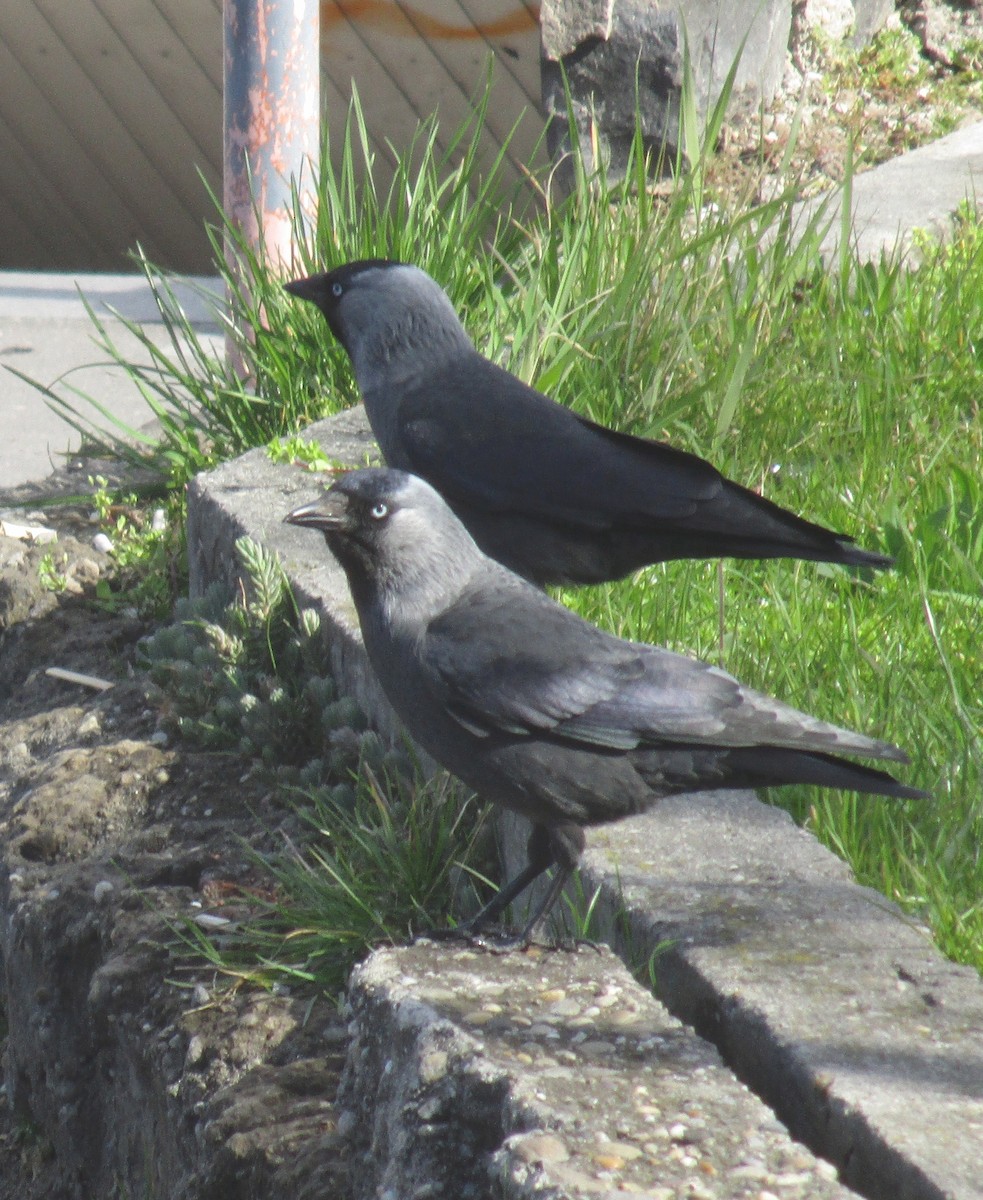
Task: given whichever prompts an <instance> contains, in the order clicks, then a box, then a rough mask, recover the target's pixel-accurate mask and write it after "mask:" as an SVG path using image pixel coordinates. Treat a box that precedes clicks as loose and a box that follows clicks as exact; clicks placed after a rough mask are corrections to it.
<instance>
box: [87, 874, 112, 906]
mask: <svg viewBox="0 0 983 1200" xmlns="http://www.w3.org/2000/svg"><path fill="white" fill-rule="evenodd" d="M113 890H114V889H113V885H112V884H111V883H110V882H109V880H108V879H100V880H99V882H98V883H97V884H96V886H95V887H94V888H93V889H92V898H93V900H95V902H96V904H102V903H103V902H104V901H106V900H108V899H109V897H110V896H111V895H112V893H113Z"/></svg>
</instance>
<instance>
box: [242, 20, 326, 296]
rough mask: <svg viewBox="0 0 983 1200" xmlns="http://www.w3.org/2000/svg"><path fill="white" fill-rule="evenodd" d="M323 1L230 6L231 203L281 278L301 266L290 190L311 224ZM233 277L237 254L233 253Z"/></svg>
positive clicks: (248, 239) (244, 230)
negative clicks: (299, 198)
mask: <svg viewBox="0 0 983 1200" xmlns="http://www.w3.org/2000/svg"><path fill="white" fill-rule="evenodd" d="M319 10H320V4H319V3H318V0H224V3H223V19H224V51H225V69H224V110H225V112H224V180H223V202H224V205H225V212H226V214H227V216H228V217H229V219H230V221H231V222H232V224H233V226H234V227H235V228H236V229H237V230H240V231H241V232H242V234H243V235H244V237H245V240H246V242H247V244H248V245H249V246H250V247H251V248H252V249H253V250H254V251H255V252H256V253H257V254H258V255H260V256H261V257H262V258H263V259H264V260H265V261H266V262H267V263H268V264H269V266H270V267H271V268H272V269H273V270H274V271H276V272H277V273H279V274H284V275H285V274H288V273H290V272H292V271H293V270H294V267H295V265H296V247H295V246H294V244H293V241H292V234H291V225H290V206H291V185H293V186H295V187H297V188H298V190H300V191H301V193H302V195H304V196H305V201H304V210H305V211H306V212H307V213H308V217H309V219H313V215H314V214H313V196H314V187H313V183H314V179H315V176H316V173H317V167H318V152H319V148H320V128H319V119H320V12H319ZM226 255H227V257H228V260H229V265H230V267H231V269H232V270H233V271H238V268H239V264H238V262H237V261H236V256H235V254H234V250H233V248H232V247H231V246H228V245H227V246H226Z"/></svg>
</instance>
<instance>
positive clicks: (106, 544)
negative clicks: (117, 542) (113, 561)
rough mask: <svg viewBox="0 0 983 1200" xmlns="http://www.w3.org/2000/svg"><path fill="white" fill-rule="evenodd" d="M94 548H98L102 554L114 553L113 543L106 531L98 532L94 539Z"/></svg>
mask: <svg viewBox="0 0 983 1200" xmlns="http://www.w3.org/2000/svg"><path fill="white" fill-rule="evenodd" d="M92 549H93V550H98V551H99V553H100V554H110V553H112V549H113V543H112V540H111V539H110V538H108V537H107V536H106V535H105V534H104V533H97V534H96V535H95V537H94V538H93V539H92Z"/></svg>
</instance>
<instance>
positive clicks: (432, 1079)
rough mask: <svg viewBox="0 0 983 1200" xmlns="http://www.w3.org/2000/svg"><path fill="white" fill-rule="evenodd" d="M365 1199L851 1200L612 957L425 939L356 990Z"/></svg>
mask: <svg viewBox="0 0 983 1200" xmlns="http://www.w3.org/2000/svg"><path fill="white" fill-rule="evenodd" d="M349 1005H350V1007H351V1010H352V1016H353V1022H352V1025H351V1026H350V1028H351V1029H352V1031H353V1041H352V1044H351V1048H350V1050H349V1055H348V1064H347V1067H346V1070H345V1075H344V1077H343V1079H342V1086H341V1091H340V1094H339V1100H338V1103H339V1106H340V1108H341V1111H340V1113H339V1118H338V1119H339V1124H340V1126H341V1127H343V1128H347V1129H349V1130H351V1131H352V1132H351V1133H350V1138H351V1145H352V1150H353V1153H354V1154H355V1155H356V1156H357V1157H356V1159H355V1161H354V1162H353V1170H352V1177H353V1178H354V1179H355V1180H356V1181H357V1184H356V1188H355V1190H354V1195H355V1197H356V1198H363V1197H364V1200H370V1198H373V1200H374V1198H375V1197H380V1196H387V1197H388V1196H391V1197H397V1196H398V1197H410V1196H414V1197H416V1196H419V1197H422V1196H440V1197H444V1196H447V1197H451V1196H453V1197H481V1196H489V1195H494V1196H496V1197H500V1198H501V1200H520V1198H523V1200H524V1198H526V1197H529V1198H531V1197H533V1196H537V1197H539V1196H547V1197H564V1196H572V1195H581V1194H587V1195H597V1194H600V1195H603V1196H615V1195H618V1196H620V1195H623V1194H625V1193H642V1194H643V1195H645V1196H646V1197H649V1198H650V1200H651V1198H655V1197H659V1198H662V1200H671V1198H674V1197H677V1196H679V1197H682V1196H690V1197H704V1198H709V1197H725V1196H727V1197H730V1196H733V1197H738V1196H747V1197H752V1196H759V1195H761V1196H763V1195H766V1194H772V1195H775V1194H776V1193H777V1194H780V1195H781V1196H782V1197H783V1198H787V1200H792V1198H793V1197H814V1198H816V1200H820V1198H825V1197H830V1198H833V1197H843V1198H845V1197H847V1196H848V1195H850V1194H851V1193H849V1192H848V1191H847V1190H846V1189H845V1188H844V1187H842V1186H841V1185H840V1184H839V1183H837V1182H836V1179H835V1171H834V1170H833V1168H832V1167H830V1166H829V1164H828V1163H824V1162H819V1161H817V1160H816V1159H815V1158H814V1157H813V1155H811V1154H810V1153H809V1152H808V1151H807V1150H806V1149H804V1147H802V1146H798V1145H796V1144H795V1143H794V1142H793V1141H792V1140H791V1139H790V1138H789V1136H788V1134H787V1133H786V1131H785V1130H784V1129H783V1128H782V1126H781V1125H780V1124H779V1123H778V1122H777V1121H776V1120H775V1118H774V1116H773V1115H772V1113H771V1112H770V1110H769V1109H768V1108H766V1107H765V1105H763V1104H762V1103H761V1101H760V1100H758V1099H757V1098H756V1097H755V1096H753V1095H752V1094H751V1093H750V1092H749V1091H748V1090H747V1089H746V1088H745V1087H743V1086H742V1085H741V1084H739V1083H738V1082H737V1080H736V1079H735V1078H734V1077H733V1075H732V1074H731V1073H730V1071H728V1070H727V1069H726V1068H725V1067H724V1066H723V1064H722V1063H721V1061H720V1058H719V1056H718V1055H717V1054H716V1052H715V1051H714V1050H713V1049H712V1047H711V1046H709V1045H708V1044H707V1043H706V1042H705V1041H703V1040H702V1039H701V1038H699V1037H697V1036H696V1035H695V1034H694V1033H693V1032H692V1031H691V1030H689V1029H687V1028H686V1027H685V1026H683V1025H682V1024H680V1022H679V1021H676V1020H674V1019H673V1018H672V1017H670V1016H669V1014H668V1013H667V1012H666V1011H665V1009H664V1008H663V1007H662V1005H661V1004H659V1003H658V1002H657V1001H656V1000H654V999H653V998H652V996H651V995H650V994H649V993H648V992H647V991H645V990H644V989H643V988H641V987H640V986H639V985H638V984H637V983H636V982H635V981H634V980H633V979H632V978H631V976H630V975H629V974H628V972H627V971H626V970H625V968H624V966H623V965H622V964H621V963H620V962H619V961H618V959H617V958H615V957H614V955H613V954H611V952H610V951H609V950H607V949H604V948H602V949H599V950H594V949H592V948H590V947H584V946H582V947H580V948H579V949H578V950H577V952H576V953H555V954H554V953H550V952H535V951H533V952H530V953H528V954H513V955H509V956H508V957H507V958H506V957H499V956H496V955H491V954H485V953H481V952H477V951H474V950H464V949H459V948H453V947H452V946H448V945H438V944H435V943H432V942H420V943H417V944H416V945H415V946H411V947H408V948H406V949H401V950H386V951H379V952H377V953H376V954H374V955H373V956H372V957H371V958H370V959H368V961H367V962H365V963H363V964H362V966H361V967H359V968H357V969H356V971H355V973H354V975H353V978H352V982H351V987H350V990H349Z"/></svg>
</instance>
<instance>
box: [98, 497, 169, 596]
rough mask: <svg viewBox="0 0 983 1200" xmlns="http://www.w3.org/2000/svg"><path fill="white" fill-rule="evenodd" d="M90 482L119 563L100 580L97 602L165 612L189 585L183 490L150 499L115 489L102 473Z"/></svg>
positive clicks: (102, 526)
mask: <svg viewBox="0 0 983 1200" xmlns="http://www.w3.org/2000/svg"><path fill="white" fill-rule="evenodd" d="M89 485H90V486H91V487H92V488H93V492H92V496H91V500H92V503H93V505H94V507H95V510H96V513H97V515H98V517H99V524H100V528H101V530H102V532H103V533H104V534H105V536H106V537H107V538H108V539H109V541H110V544H111V549H110V554H111V556H112V559H113V563H114V567H115V569H114V571H113V575H112V578H111V579H106V578H103V579H100V580H99V581H98V583H97V584H96V600H97V602H98V603H99V604H100V605H101V606H102V607H104V608H107V609H111V610H118V609H123V608H130V609H133V610H134V611H136V612H137V613H139V614H141V615H143V616H157V617H160V616H164V615H165V614H167V613H169V612H170V610H171V608H172V606H173V604H174V601H175V599H176V597H177V596H178V595H179V594H180V593H181V592H182V591H183V590H184V587H185V584H186V577H187V572H186V569H185V554H184V499H183V495H181V494H177V493H173V494H170V495H168V496H166V497H165V498H164V499H163V500H161V501H160V502H158V503H156V504H148V503H147V500H146V498H144V497H141V496H138V495H137V494H136V493H135V492H122V493H121V492H118V491H115V490H112V489H110V487H109V484H108V483H107V480H106V479H105V477H104V476H101V475H97V476H95V477H92V476H90V477H89Z"/></svg>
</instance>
